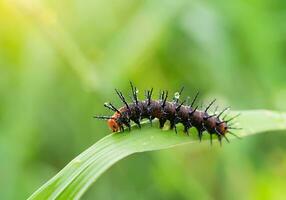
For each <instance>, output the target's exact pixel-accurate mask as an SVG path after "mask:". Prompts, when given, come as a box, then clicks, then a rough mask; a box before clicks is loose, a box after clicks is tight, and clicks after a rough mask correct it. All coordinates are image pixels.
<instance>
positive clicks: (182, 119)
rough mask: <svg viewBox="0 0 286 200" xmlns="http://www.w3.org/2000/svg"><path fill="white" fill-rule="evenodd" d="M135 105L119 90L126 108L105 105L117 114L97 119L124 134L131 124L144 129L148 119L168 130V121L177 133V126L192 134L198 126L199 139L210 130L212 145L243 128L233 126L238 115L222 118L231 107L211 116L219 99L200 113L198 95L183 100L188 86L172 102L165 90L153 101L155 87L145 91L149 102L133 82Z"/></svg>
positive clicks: (133, 100) (110, 104)
mask: <svg viewBox="0 0 286 200" xmlns="http://www.w3.org/2000/svg"><path fill="white" fill-rule="evenodd" d="M130 85H131V92H132V96H131V99H132V103H128V102H127V101H126V98H125V97H124V96H123V94H122V92H120V91H119V90H117V89H115V91H116V93H117V95H118V96H119V98H120V100H121V101H122V103H123V104H124V106H123V107H121V108H119V109H117V108H116V107H115V106H114V105H113V104H112V103H105V104H104V106H105V107H106V108H108V109H110V110H111V111H113V112H115V113H114V114H113V115H112V116H94V117H95V118H97V119H104V120H107V123H108V126H109V128H110V129H111V130H112V131H113V132H118V131H124V126H126V127H127V128H128V129H129V130H131V125H130V122H131V121H133V122H134V123H135V124H137V125H138V127H139V128H141V124H140V122H141V120H142V119H148V120H149V121H150V124H151V126H152V120H153V119H155V118H157V119H158V120H159V124H160V128H163V127H164V124H165V123H166V121H167V120H168V121H169V122H170V129H175V132H176V133H177V128H176V124H178V123H182V124H183V126H184V132H185V133H186V134H188V135H189V132H188V131H189V129H190V128H191V127H195V128H196V129H197V131H198V136H199V139H200V140H201V139H202V135H203V132H204V131H206V132H207V133H208V134H209V135H210V141H211V143H212V136H213V134H215V135H216V136H217V138H218V140H219V142H220V144H221V141H222V138H225V140H226V141H227V142H229V140H228V138H227V137H226V134H227V133H229V134H232V135H234V136H236V137H238V136H237V135H236V134H234V133H233V132H231V131H230V130H231V129H239V128H235V127H231V126H232V125H231V124H229V122H230V121H232V120H233V119H235V118H236V117H237V116H238V115H236V116H234V117H232V118H229V119H227V120H226V118H227V115H225V116H224V117H223V118H221V116H222V114H223V113H224V112H225V111H227V110H228V109H229V108H225V109H223V110H222V111H221V112H220V113H218V114H215V113H216V112H214V114H209V113H208V110H209V109H210V107H211V106H212V105H213V104H214V102H215V101H216V99H214V100H213V101H211V102H210V104H209V105H208V106H207V107H206V108H205V109H204V110H203V111H200V110H198V106H195V107H194V104H195V102H196V100H197V98H198V95H199V93H197V94H196V95H195V97H194V99H193V100H192V102H191V103H190V104H189V99H190V98H189V97H188V98H187V100H184V101H180V99H179V98H180V95H181V93H182V92H183V89H184V87H182V89H181V90H180V92H176V93H175V96H174V98H173V100H172V101H167V98H168V91H161V92H160V94H159V100H153V99H152V94H153V88H152V89H151V90H147V91H145V97H146V99H145V100H142V101H141V100H139V99H138V90H137V88H136V87H134V86H133V84H132V82H130Z"/></svg>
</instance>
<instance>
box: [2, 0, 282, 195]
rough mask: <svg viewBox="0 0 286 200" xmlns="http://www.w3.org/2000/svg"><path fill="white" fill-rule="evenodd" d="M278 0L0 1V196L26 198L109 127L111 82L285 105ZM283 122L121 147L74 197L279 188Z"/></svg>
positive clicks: (254, 105)
mask: <svg viewBox="0 0 286 200" xmlns="http://www.w3.org/2000/svg"><path fill="white" fill-rule="evenodd" d="M285 21H286V2H285V1H283V0H272V1H270V0H268V1H267V0H259V1H258V0H252V1H246V0H235V1H227V0H218V1H210V0H206V1H199V0H193V1H188V0H177V1H171V0H153V1H152V0H146V1H142V0H139V1H131V0H110V1H104V0H96V1H94V0H87V1H80V0H73V1H67V0H62V1H56V0H38V1H37V0H34V1H31V0H2V1H0V70H1V71H0V95H1V97H0V159H1V164H0V199H24V198H27V197H28V196H29V195H31V193H32V192H34V191H35V190H36V189H37V188H38V187H40V186H41V185H42V184H43V183H44V182H46V181H47V180H48V179H50V178H51V177H52V176H53V175H55V174H56V173H57V172H58V171H59V170H60V169H62V168H63V167H64V166H65V165H66V164H67V163H68V162H69V161H70V160H71V159H72V158H74V157H75V156H76V155H78V154H79V153H80V152H82V151H83V150H84V149H86V148H87V147H89V146H90V145H92V144H93V143H95V142H96V141H98V140H99V139H100V138H102V137H104V136H105V135H107V134H108V133H109V132H110V131H109V130H108V128H107V126H106V123H105V122H104V121H97V120H95V119H93V118H92V116H93V115H94V114H109V111H107V110H105V109H104V107H103V106H102V105H103V103H104V102H106V101H112V102H114V103H115V104H116V105H120V102H119V100H118V98H117V97H116V95H115V94H114V88H115V87H116V88H120V89H122V90H123V92H124V93H125V94H127V92H129V80H132V81H133V82H134V83H135V84H136V85H137V86H138V88H139V90H140V92H141V97H142V98H143V93H144V92H143V91H144V89H147V88H150V87H154V88H155V89H156V91H155V93H156V94H157V93H158V91H159V89H168V90H170V91H171V92H175V91H177V90H178V89H179V88H180V87H181V86H182V85H184V86H185V88H186V89H185V93H184V94H185V95H190V96H192V95H194V94H195V93H196V91H198V90H199V91H200V92H201V94H202V96H201V100H203V101H204V102H206V101H207V100H209V99H210V98H213V97H216V98H217V99H218V100H219V101H218V104H219V105H220V108H221V109H222V108H224V107H225V106H229V105H230V106H231V107H232V109H233V110H245V109H260V108H266V109H273V110H279V111H285V110H286V103H285V99H286V78H285V75H286V60H285V55H286V37H285V36H286V23H285ZM285 140H286V134H285V132H284V133H283V132H281V133H275V134H273V133H271V134H261V135H259V136H252V137H247V138H244V139H243V140H234V141H232V142H231V144H224V145H223V147H222V148H220V147H219V145H214V146H213V147H210V146H209V144H196V145H194V144H192V145H186V146H182V147H178V148H175V149H171V150H164V151H158V152H151V153H144V154H139V155H135V156H131V157H130V158H128V159H125V160H123V161H121V162H119V163H118V164H116V165H115V166H114V167H112V168H111V169H110V170H109V171H108V172H107V173H105V174H104V175H103V176H102V177H101V178H100V179H99V180H98V182H96V183H95V184H94V185H93V186H92V188H91V189H90V190H89V191H88V192H87V193H86V194H85V195H84V197H83V199H104V200H108V199H113V200H114V199H120V200H121V199H122V200H123V199H124V200H125V199H151V200H152V199H154V200H155V199H156V200H157V199H174V200H175V199H176V200H177V199H285V188H286V145H285V144H286V142H285Z"/></svg>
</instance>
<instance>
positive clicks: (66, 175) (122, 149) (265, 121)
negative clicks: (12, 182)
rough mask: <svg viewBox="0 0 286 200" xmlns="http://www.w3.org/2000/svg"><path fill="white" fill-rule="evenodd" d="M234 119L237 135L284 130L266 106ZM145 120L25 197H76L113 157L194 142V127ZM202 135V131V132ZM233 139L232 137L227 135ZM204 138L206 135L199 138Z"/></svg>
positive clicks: (285, 118) (280, 116)
mask: <svg viewBox="0 0 286 200" xmlns="http://www.w3.org/2000/svg"><path fill="white" fill-rule="evenodd" d="M240 113H242V115H241V116H240V117H239V118H238V119H237V120H236V121H237V122H238V125H239V126H240V127H242V128H243V130H239V131H237V132H238V133H239V135H240V136H241V137H244V136H249V135H252V134H257V133H262V132H267V131H277V130H286V113H279V112H273V111H268V110H256V111H241V112H240ZM155 124H156V123H154V125H153V127H150V126H148V125H147V124H145V125H144V126H146V127H144V128H143V129H142V130H139V129H135V130H133V131H132V132H131V133H129V132H126V133H123V134H110V135H108V136H106V137H104V138H103V139H101V140H99V141H98V142H97V143H95V144H94V145H92V146H91V147H90V148H88V149H87V150H86V151H84V152H83V153H81V154H80V155H79V156H77V157H76V158H75V159H73V160H72V161H71V162H70V163H69V164H68V165H67V166H66V167H65V168H63V169H62V170H61V171H60V172H59V173H58V174H57V175H56V176H54V177H53V178H52V179H51V180H50V181H48V182H47V183H46V184H44V185H43V186H42V187H41V188H40V189H38V190H37V191H36V192H35V193H34V194H33V195H32V196H31V197H30V198H29V199H67V198H72V199H79V198H80V197H81V196H82V195H83V194H84V192H85V191H86V190H87V189H88V188H89V187H90V186H91V184H92V183H94V182H95V181H96V180H97V179H98V178H99V177H100V175H101V174H103V173H104V172H105V171H106V170H107V169H108V168H110V167H111V166H112V165H113V164H114V163H116V162H117V161H119V160H121V159H123V158H125V157H127V156H129V155H131V154H134V153H138V152H145V151H153V150H159V149H166V148H171V147H174V146H178V145H183V144H187V143H193V142H198V141H199V139H198V137H197V134H196V131H195V130H191V136H186V135H185V134H183V133H181V134H178V135H176V134H175V133H174V132H173V131H172V130H165V131H162V130H160V129H158V128H157V127H156V126H155ZM205 135H206V134H205ZM230 138H231V139H233V137H230ZM203 139H204V140H205V141H206V140H208V139H207V138H206V137H204V138H203Z"/></svg>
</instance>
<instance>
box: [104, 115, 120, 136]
mask: <svg viewBox="0 0 286 200" xmlns="http://www.w3.org/2000/svg"><path fill="white" fill-rule="evenodd" d="M120 116H121V115H120V114H119V113H118V112H116V113H114V115H113V116H112V118H111V119H109V120H107V124H108V127H109V128H110V129H111V130H112V132H118V131H119V130H120V127H121V125H120V124H119V123H118V118H119V117H120Z"/></svg>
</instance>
